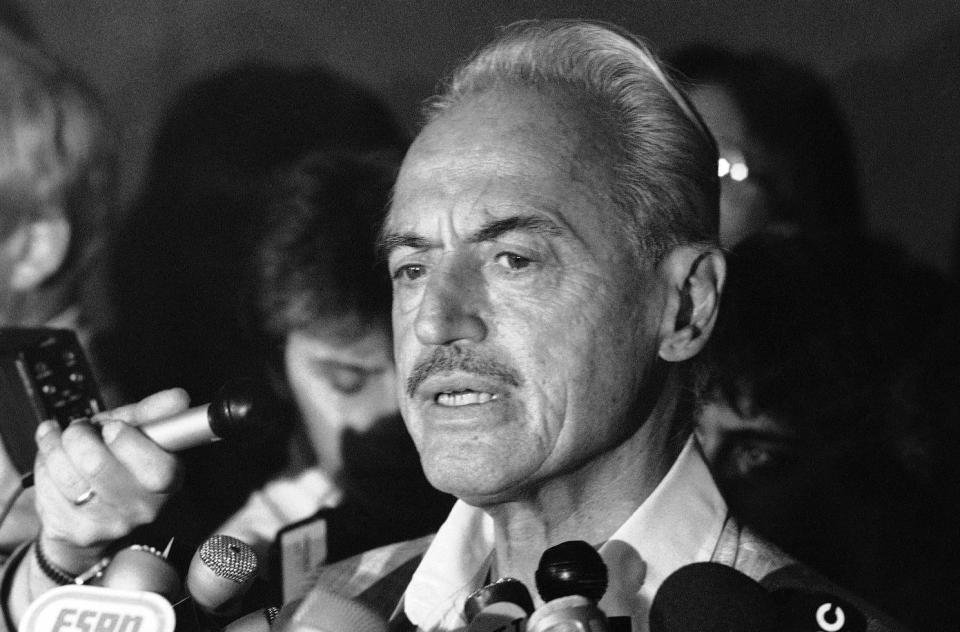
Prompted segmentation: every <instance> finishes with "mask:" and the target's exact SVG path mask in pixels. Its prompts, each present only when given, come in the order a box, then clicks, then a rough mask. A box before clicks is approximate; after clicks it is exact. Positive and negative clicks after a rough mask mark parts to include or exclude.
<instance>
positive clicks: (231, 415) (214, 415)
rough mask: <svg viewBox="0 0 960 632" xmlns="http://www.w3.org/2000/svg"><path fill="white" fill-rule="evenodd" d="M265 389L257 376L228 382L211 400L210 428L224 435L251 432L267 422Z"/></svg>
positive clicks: (215, 432)
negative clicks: (263, 389)
mask: <svg viewBox="0 0 960 632" xmlns="http://www.w3.org/2000/svg"><path fill="white" fill-rule="evenodd" d="M265 400H266V398H265V397H264V396H263V393H262V389H261V388H260V386H259V385H258V384H257V383H256V382H254V381H253V380H247V379H242V380H234V381H231V382H228V383H227V384H225V385H224V386H223V387H222V388H221V389H220V390H219V391H218V392H217V394H216V396H215V397H214V398H213V399H212V400H211V401H210V407H209V408H208V409H207V418H208V420H209V422H210V429H211V430H212V431H213V433H214V434H215V435H217V436H218V437H220V438H222V439H229V438H231V437H234V436H237V435H240V434H241V433H248V432H250V431H251V430H252V429H256V428H260V427H261V426H262V424H264V423H265V419H264V416H265V415H264V410H263V407H264V401H265Z"/></svg>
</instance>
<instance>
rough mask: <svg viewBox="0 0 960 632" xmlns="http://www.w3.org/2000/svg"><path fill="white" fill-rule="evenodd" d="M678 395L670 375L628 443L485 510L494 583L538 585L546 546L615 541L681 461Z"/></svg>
mask: <svg viewBox="0 0 960 632" xmlns="http://www.w3.org/2000/svg"><path fill="white" fill-rule="evenodd" d="M678 395H679V382H678V379H677V377H676V375H674V374H673V372H671V377H670V378H668V380H667V383H666V385H665V387H664V388H663V389H662V391H661V396H660V398H659V400H658V403H657V405H656V406H655V407H654V408H653V411H652V413H651V414H650V415H649V416H648V418H647V420H646V421H645V422H644V424H643V425H642V426H641V427H640V428H639V429H638V430H637V432H635V433H634V434H633V435H632V436H631V437H629V438H628V439H627V440H626V441H624V442H623V443H621V444H620V445H618V446H617V447H616V448H614V449H613V450H610V451H609V452H607V453H605V454H603V455H601V456H600V457H597V458H595V459H593V460H592V461H591V462H590V463H588V464H587V465H585V466H583V467H581V468H580V469H578V470H576V471H573V472H571V473H569V474H567V475H565V476H563V477H559V478H556V479H553V480H551V481H548V482H547V483H546V484H544V485H542V486H540V487H538V488H537V489H536V490H532V491H531V492H530V494H528V495H527V496H525V497H524V498H522V499H521V500H518V501H511V502H508V503H503V504H499V505H495V506H490V507H484V510H485V511H487V513H489V514H490V515H491V516H492V517H493V520H494V528H495V537H496V549H495V552H494V562H493V564H494V567H493V571H492V574H493V575H494V578H500V577H513V578H515V579H519V580H520V581H522V582H523V583H524V584H525V585H527V586H534V585H535V583H534V572H535V570H536V568H537V564H538V563H539V561H540V556H541V555H542V554H543V551H544V550H546V549H547V548H549V547H551V546H554V545H556V544H559V543H561V542H565V541H568V540H584V541H586V542H589V543H590V544H592V545H594V546H599V545H600V544H602V543H603V542H605V541H606V540H607V539H609V538H610V536H611V535H613V533H614V532H616V530H617V529H618V528H619V527H620V526H621V525H622V524H623V523H624V522H626V520H627V519H628V518H629V517H630V516H631V515H632V514H633V513H634V512H635V511H636V509H637V508H638V507H639V506H640V505H641V504H642V503H643V502H644V500H646V499H647V497H648V496H649V495H650V494H651V493H652V492H653V490H654V489H655V488H656V487H657V485H659V483H660V481H661V480H662V479H663V477H664V476H665V475H666V473H667V471H668V470H669V469H670V467H671V466H672V465H673V462H674V461H675V460H676V457H677V454H678V453H679V449H680V447H682V445H683V441H682V440H678V436H677V431H678V428H682V426H679V425H678V424H677V423H676V416H677V412H678V410H677V409H678V405H677V400H678ZM683 434H686V433H683ZM684 438H685V437H684ZM535 598H536V597H535Z"/></svg>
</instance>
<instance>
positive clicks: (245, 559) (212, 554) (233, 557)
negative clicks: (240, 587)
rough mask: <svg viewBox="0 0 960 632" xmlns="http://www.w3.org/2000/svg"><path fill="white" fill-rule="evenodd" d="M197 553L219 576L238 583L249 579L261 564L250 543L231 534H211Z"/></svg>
mask: <svg viewBox="0 0 960 632" xmlns="http://www.w3.org/2000/svg"><path fill="white" fill-rule="evenodd" d="M197 553H198V554H199V556H200V561H202V562H203V563H204V565H205V566H206V567H207V568H209V569H210V570H211V571H213V573H214V574H215V575H216V576H217V577H223V578H225V579H229V580H231V581H234V582H236V583H238V584H243V583H246V582H247V581H249V580H250V578H251V577H252V576H253V575H254V574H256V572H257V566H258V565H259V560H257V554H256V553H255V552H254V550H253V549H252V548H251V547H250V545H249V544H247V543H246V542H244V541H242V540H238V539H237V538H234V537H232V536H229V535H222V534H217V535H213V536H210V537H209V538H207V540H206V541H205V542H204V543H203V544H202V545H201V546H200V549H199V551H198V552H197Z"/></svg>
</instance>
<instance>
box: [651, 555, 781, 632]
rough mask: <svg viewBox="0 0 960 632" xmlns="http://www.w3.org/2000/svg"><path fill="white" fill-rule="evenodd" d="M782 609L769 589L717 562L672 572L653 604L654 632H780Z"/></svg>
mask: <svg viewBox="0 0 960 632" xmlns="http://www.w3.org/2000/svg"><path fill="white" fill-rule="evenodd" d="M778 629H779V628H778V626H777V609H776V606H775V604H774V601H773V599H772V598H771V597H770V595H769V594H768V593H767V591H766V589H764V588H763V586H761V585H760V584H758V583H757V582H755V581H754V580H752V579H750V578H749V577H747V576H746V575H744V574H743V573H741V572H739V571H736V570H734V569H732V568H730V567H729V566H724V565H723V564H718V563H716V562H696V563H694V564H688V565H687V566H683V567H681V568H680V569H678V570H677V571H675V572H674V573H672V574H671V575H670V576H668V577H667V578H666V579H665V580H664V581H663V584H661V585H660V589H659V590H658V591H657V594H656V595H655V596H654V598H653V603H652V604H651V606H650V632H693V631H696V632H767V631H769V632H775V631H777V630H778Z"/></svg>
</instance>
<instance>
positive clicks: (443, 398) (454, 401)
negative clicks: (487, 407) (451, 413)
mask: <svg viewBox="0 0 960 632" xmlns="http://www.w3.org/2000/svg"><path fill="white" fill-rule="evenodd" d="M496 398H497V396H496V395H494V394H493V393H478V392H476V391H460V392H457V393H440V394H439V395H437V403H438V404H440V405H441V406H469V405H470V404H486V403H487V402H489V401H490V400H494V399H496Z"/></svg>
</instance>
